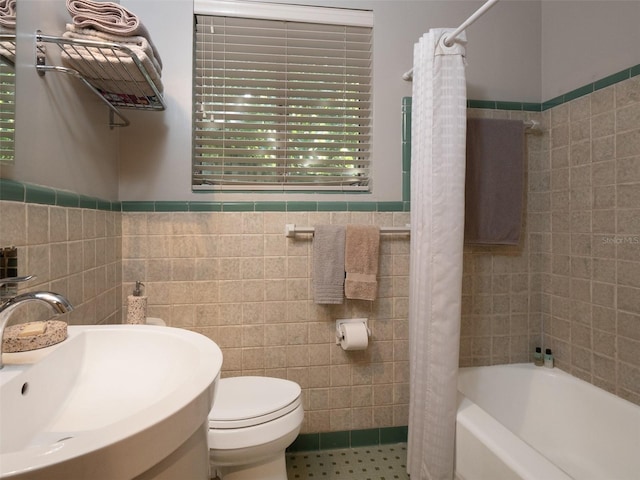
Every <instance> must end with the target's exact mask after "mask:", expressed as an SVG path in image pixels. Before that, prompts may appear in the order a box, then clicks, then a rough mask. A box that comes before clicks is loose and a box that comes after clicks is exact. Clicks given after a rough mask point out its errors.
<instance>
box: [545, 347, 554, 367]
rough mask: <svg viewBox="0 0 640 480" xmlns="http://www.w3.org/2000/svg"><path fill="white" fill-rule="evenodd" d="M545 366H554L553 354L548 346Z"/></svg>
mask: <svg viewBox="0 0 640 480" xmlns="http://www.w3.org/2000/svg"><path fill="white" fill-rule="evenodd" d="M544 366H545V367H547V368H553V354H552V353H551V349H550V348H547V349H546V350H545V351H544Z"/></svg>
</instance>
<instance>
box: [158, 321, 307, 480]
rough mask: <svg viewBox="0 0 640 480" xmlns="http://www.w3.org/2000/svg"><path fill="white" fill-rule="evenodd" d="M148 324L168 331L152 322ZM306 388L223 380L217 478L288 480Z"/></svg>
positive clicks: (216, 421) (217, 403)
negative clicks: (287, 455)
mask: <svg viewBox="0 0 640 480" xmlns="http://www.w3.org/2000/svg"><path fill="white" fill-rule="evenodd" d="M146 323H147V324H148V325H156V326H166V323H165V322H164V320H162V319H161V318H152V317H147V321H146ZM301 392H302V390H301V388H300V385H298V384H297V383H295V382H292V381H290V380H284V379H282V378H272V377H248V376H247V377H229V378H221V379H220V380H218V386H217V388H216V393H215V397H214V402H213V407H212V408H211V411H210V412H209V432H208V434H207V441H208V442H207V443H208V446H209V461H210V465H211V475H212V476H213V477H214V478H215V476H216V475H217V476H218V477H219V478H220V479H222V480H287V466H286V462H285V457H284V452H285V449H286V448H287V447H288V446H289V445H291V444H292V443H293V441H294V440H295V439H296V437H297V436H298V433H299V432H300V427H301V426H302V420H303V419H304V409H303V407H302V394H301Z"/></svg>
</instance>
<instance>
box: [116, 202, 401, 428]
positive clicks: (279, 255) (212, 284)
mask: <svg viewBox="0 0 640 480" xmlns="http://www.w3.org/2000/svg"><path fill="white" fill-rule="evenodd" d="M122 215H123V217H122V219H123V226H122V228H123V237H122V241H123V258H122V270H123V289H124V295H123V298H126V294H128V293H130V290H131V289H132V287H133V282H135V281H136V280H138V279H142V280H144V281H145V283H146V287H147V294H148V296H149V304H150V307H149V316H155V317H160V318H163V319H164V320H165V321H166V322H167V323H168V324H169V325H171V326H176V327H184V328H189V329H192V330H196V331H198V332H201V333H203V334H205V335H207V336H208V337H210V338H211V339H213V340H214V341H215V342H216V343H217V344H218V345H219V346H220V347H221V349H222V351H223V355H224V358H225V361H224V365H223V376H232V375H268V376H275V377H282V378H289V379H291V380H294V381H296V382H298V383H299V384H300V385H301V386H302V387H303V391H304V407H305V410H306V415H305V422H304V425H303V432H325V431H345V430H361V429H369V428H381V427H392V426H401V425H406V424H407V418H408V417H407V410H408V383H407V381H408V362H407V350H408V344H407V300H408V298H407V297H408V273H409V270H408V269H409V239H408V236H406V235H388V234H385V235H383V236H382V237H381V257H380V270H379V286H378V299H377V300H376V301H374V302H367V301H352V300H349V301H347V302H346V303H345V304H344V305H338V306H335V305H333V306H327V305H316V304H314V302H313V299H312V292H311V276H310V273H311V261H312V257H311V252H312V250H311V236H310V235H304V234H299V235H297V236H296V237H295V238H286V237H285V235H284V230H285V224H287V223H295V224H297V225H300V226H313V225H316V224H327V223H333V224H346V223H358V224H376V225H380V226H394V225H395V226H404V225H405V224H407V223H409V213H404V212H288V213H285V212H237V213H232V212H228V213H225V212H202V213H197V212H174V213H170V212H167V213H142V212H141V213H123V214H122ZM353 317H367V318H369V321H370V327H371V329H372V332H373V337H372V341H371V342H370V345H369V348H367V350H365V351H350V352H346V351H344V350H342V349H341V348H340V347H339V346H337V345H336V344H335V334H334V332H335V320H336V319H339V318H353Z"/></svg>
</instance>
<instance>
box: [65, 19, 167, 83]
mask: <svg viewBox="0 0 640 480" xmlns="http://www.w3.org/2000/svg"><path fill="white" fill-rule="evenodd" d="M66 28H67V32H68V33H67V34H66V35H63V36H65V37H66V38H76V39H78V40H91V41H93V42H109V43H117V44H118V45H123V46H125V47H128V48H130V49H132V50H133V51H134V52H136V55H138V52H141V53H144V54H145V55H146V56H147V57H149V60H151V63H152V64H153V67H154V68H155V69H156V71H157V73H158V76H160V75H161V74H162V65H160V63H159V62H158V59H157V58H156V57H155V54H154V52H153V49H152V48H151V44H150V43H149V40H147V38H146V37H143V36H140V35H130V36H124V35H114V34H111V33H105V32H101V31H100V30H96V29H94V28H80V27H76V26H75V25H72V24H70V23H68V24H67V27H66ZM138 56H139V55H138Z"/></svg>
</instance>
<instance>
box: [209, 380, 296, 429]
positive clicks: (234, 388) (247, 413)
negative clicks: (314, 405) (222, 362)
mask: <svg viewBox="0 0 640 480" xmlns="http://www.w3.org/2000/svg"><path fill="white" fill-rule="evenodd" d="M300 392H301V390H300V385H298V384H297V383H295V382H292V381H289V380H284V379H281V378H271V377H230V378H222V379H220V381H219V382H218V391H217V394H216V398H215V401H214V404H213V408H212V409H211V412H210V413H209V428H241V427H249V426H252V425H258V424H260V423H264V422H268V421H270V420H273V419H276V418H279V417H281V416H283V415H286V414H287V413H289V412H290V411H292V410H294V409H295V408H296V407H297V406H298V405H299V404H300Z"/></svg>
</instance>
